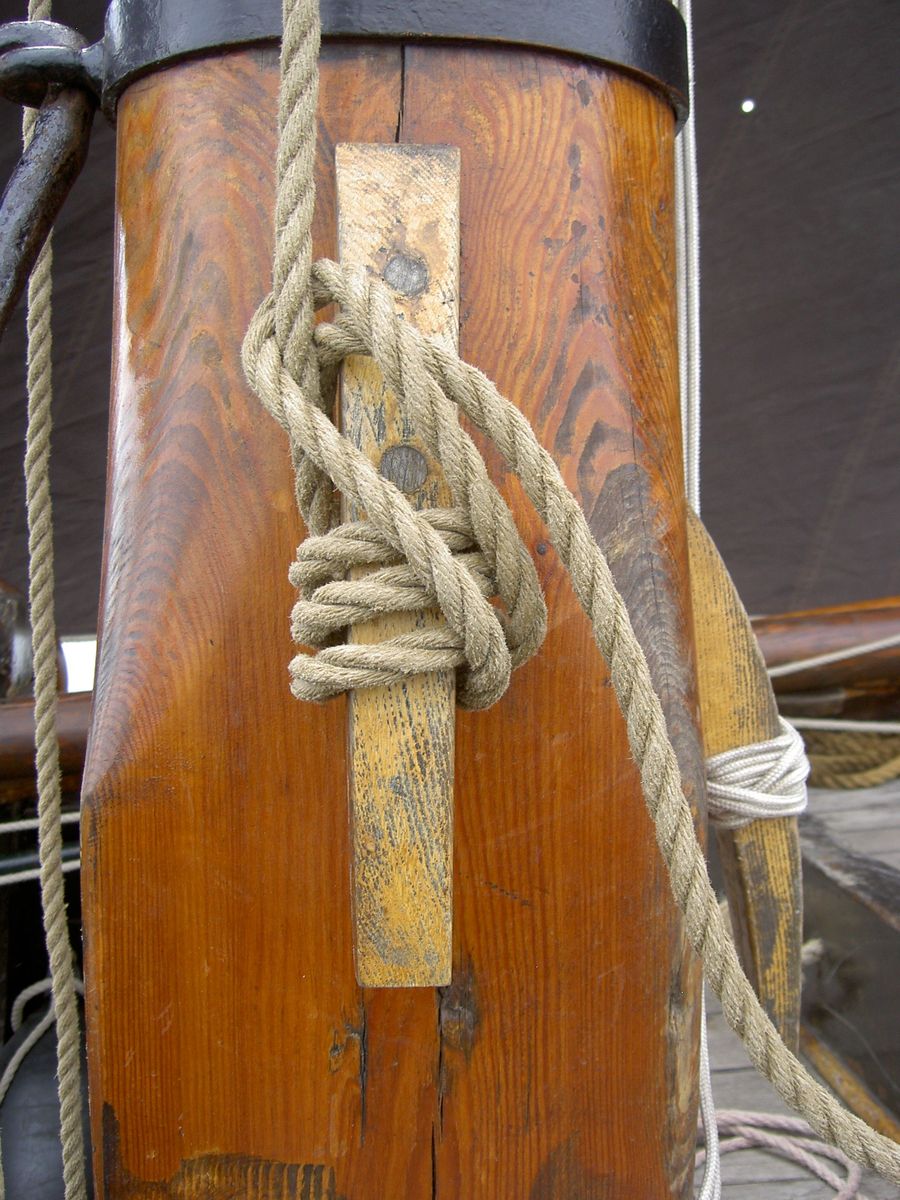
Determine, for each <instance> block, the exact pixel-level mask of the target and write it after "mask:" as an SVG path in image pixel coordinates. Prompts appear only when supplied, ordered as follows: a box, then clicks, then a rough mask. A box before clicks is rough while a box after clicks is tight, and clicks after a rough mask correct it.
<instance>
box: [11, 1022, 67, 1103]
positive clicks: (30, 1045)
mask: <svg viewBox="0 0 900 1200" xmlns="http://www.w3.org/2000/svg"><path fill="white" fill-rule="evenodd" d="M55 1020H56V1014H55V1013H54V1011H53V1007H52V1005H51V1007H50V1008H48V1009H47V1011H46V1012H45V1013H44V1015H43V1016H42V1017H41V1019H40V1021H38V1023H37V1025H35V1027H34V1029H32V1030H31V1032H30V1033H29V1034H28V1036H27V1037H26V1038H24V1039H23V1040H22V1042H21V1044H20V1045H19V1046H17V1047H16V1052H15V1054H13V1056H12V1058H10V1060H9V1062H8V1063H7V1064H6V1069H5V1070H4V1072H3V1074H2V1075H0V1104H2V1103H3V1100H4V1097H5V1096H6V1093H7V1092H8V1091H9V1089H10V1085H11V1084H12V1081H13V1080H14V1079H15V1077H16V1071H18V1069H19V1067H20V1066H21V1065H22V1063H23V1062H24V1061H25V1059H26V1057H27V1056H28V1053H29V1051H31V1050H33V1049H34V1047H35V1046H36V1045H37V1044H38V1042H39V1041H40V1040H41V1038H42V1037H43V1036H44V1034H45V1033H46V1032H47V1030H48V1029H50V1028H51V1026H52V1025H53V1022H54V1021H55Z"/></svg>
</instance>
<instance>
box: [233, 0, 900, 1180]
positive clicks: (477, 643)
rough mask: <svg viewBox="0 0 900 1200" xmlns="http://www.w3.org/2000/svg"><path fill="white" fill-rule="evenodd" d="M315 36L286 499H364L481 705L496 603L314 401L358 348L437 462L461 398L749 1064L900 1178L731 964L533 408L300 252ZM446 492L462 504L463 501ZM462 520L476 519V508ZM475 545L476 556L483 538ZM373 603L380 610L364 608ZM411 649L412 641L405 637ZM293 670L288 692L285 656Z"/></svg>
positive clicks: (291, 109)
mask: <svg viewBox="0 0 900 1200" xmlns="http://www.w3.org/2000/svg"><path fill="white" fill-rule="evenodd" d="M320 37H321V27H320V21H319V10H318V3H317V0H285V6H284V33H283V39H282V51H281V72H282V74H281V92H280V111H279V148H278V165H277V195H276V229H275V266H274V292H273V293H272V294H271V295H270V296H268V297H267V298H266V299H265V300H264V301H263V303H262V304H261V305H260V307H259V309H258V310H257V312H256V314H255V315H254V317H253V319H252V321H251V323H250V327H249V329H248V332H247V336H246V338H245V341H244V347H243V361H244V369H245V373H246V375H247V379H248V381H249V383H250V385H251V386H252V387H253V389H254V391H255V392H256V393H257V395H258V396H259V398H260V400H261V401H262V403H263V404H264V405H265V407H266V408H267V409H268V410H269V412H270V413H271V414H272V415H273V417H275V419H276V420H278V421H279V422H280V423H281V424H282V426H283V427H284V428H285V429H286V430H287V432H288V435H289V438H290V445H291V455H292V458H293V462H294V467H295V474H296V479H297V497H298V501H299V502H300V509H301V513H302V515H303V516H304V519H305V520H306V523H307V526H308V528H309V529H310V532H311V533H312V534H313V535H314V536H316V535H322V534H324V533H325V532H326V530H327V529H328V527H329V524H330V519H331V515H332V512H333V510H334V490H333V489H334V487H337V488H338V489H339V490H340V491H341V492H343V493H344V496H345V498H346V499H347V500H349V501H350V502H351V503H353V504H356V505H359V506H360V507H361V508H363V509H364V510H365V512H366V514H367V518H368V521H367V523H368V525H369V526H370V529H371V531H372V534H373V538H377V539H378V540H379V541H380V542H382V543H383V544H384V545H385V546H387V547H389V549H390V552H391V554H392V555H393V556H395V557H396V559H397V561H399V562H400V563H403V564H405V565H406V566H408V567H409V569H410V571H411V573H412V577H413V578H414V579H415V580H416V581H417V583H418V584H419V585H420V586H421V587H422V589H423V592H424V593H425V594H427V595H428V596H429V597H431V596H433V597H434V598H435V601H436V603H437V604H438V605H439V606H440V608H441V609H442V611H443V612H444V615H445V617H446V619H447V624H448V627H449V628H450V630H451V633H452V636H454V638H456V639H457V640H458V642H459V643H460V644H459V646H458V649H459V650H460V652H462V653H463V654H464V656H465V666H464V667H462V668H461V671H462V674H463V678H462V688H461V691H462V693H463V695H465V696H466V698H467V700H468V702H469V703H472V702H473V701H474V703H475V704H476V705H477V703H478V702H479V701H484V702H487V700H486V697H487V696H488V695H489V694H490V692H491V688H492V686H493V685H494V684H495V682H496V681H495V679H494V675H493V673H494V670H495V668H496V667H497V665H498V663H499V662H500V661H501V660H503V654H502V652H501V651H500V650H499V648H498V647H497V645H496V641H497V630H498V629H499V631H500V634H501V635H502V636H503V642H504V647H505V649H506V654H507V658H506V662H509V663H510V664H511V659H512V657H513V653H514V650H513V649H511V648H510V647H509V646H507V645H506V637H505V627H506V625H505V623H504V622H503V621H501V620H500V619H499V618H495V620H494V622H493V623H491V621H490V620H488V619H487V618H486V615H485V613H484V609H485V608H489V607H491V606H490V605H489V604H488V602H487V601H486V600H485V598H484V596H483V594H482V589H481V587H480V586H479V584H478V583H477V582H476V580H475V578H474V576H473V575H471V574H470V573H469V572H468V571H467V570H466V568H465V567H464V566H460V564H459V562H458V559H456V558H454V555H453V552H452V551H451V550H450V548H449V547H448V545H447V543H446V542H445V541H444V539H443V538H441V536H440V535H439V534H438V533H437V532H436V530H435V529H434V527H433V526H432V525H431V524H429V522H428V521H427V520H425V519H424V518H423V517H422V516H421V515H420V514H418V513H416V512H414V511H413V510H412V509H411V508H410V506H409V504H408V502H407V501H406V499H405V497H404V496H403V494H402V493H401V492H399V491H398V490H397V489H396V488H395V487H394V486H393V485H392V484H391V483H389V481H387V480H385V479H383V478H382V477H381V476H379V475H378V474H377V472H376V471H375V469H374V468H373V467H372V465H371V464H370V463H369V462H368V460H366V459H365V458H364V456H363V455H362V454H360V452H359V451H358V450H356V449H355V448H354V447H353V446H352V445H351V444H350V443H349V442H347V440H346V439H345V438H343V437H342V436H341V434H340V433H339V432H338V430H337V429H336V428H335V426H334V424H333V423H332V421H331V420H330V419H329V417H328V415H326V414H327V413H328V412H329V411H330V410H331V406H332V402H333V399H334V386H335V381H336V378H337V371H338V368H339V365H340V363H341V362H342V361H343V359H344V358H345V357H347V356H348V355H355V354H362V355H369V356H371V357H372V358H373V359H374V360H375V362H376V363H377V364H378V366H379V367H380V368H381V371H382V373H383V375H384V377H385V380H386V382H387V384H388V386H389V387H390V388H391V389H392V391H394V393H395V394H396V397H397V400H398V402H399V404H400V406H401V408H402V409H403V411H404V414H405V416H406V418H407V419H408V420H410V421H411V423H412V424H413V425H414V426H415V427H416V428H417V429H418V430H420V431H421V432H422V434H423V436H424V437H425V438H426V440H430V444H431V445H433V446H436V447H437V450H438V452H439V453H440V456H441V459H442V460H443V453H442V451H443V447H442V445H441V441H440V435H441V432H442V431H444V430H446V428H447V425H448V422H449V420H450V414H451V413H453V414H454V416H455V410H456V409H459V410H460V411H461V412H462V413H464V414H465V415H466V417H467V418H468V419H469V420H470V421H471V422H472V423H473V424H474V425H475V426H476V427H477V428H478V429H479V430H480V431H481V432H482V433H483V434H485V436H487V437H488V438H490V440H491V441H492V442H493V443H494V445H495V446H496V447H497V449H498V451H499V453H500V454H501V455H502V457H503V458H504V459H505V461H506V463H507V464H508V466H509V468H510V469H511V470H512V471H513V472H514V473H515V474H516V475H517V476H518V478H519V480H520V481H521V483H522V486H523V488H524V489H525V492H526V494H527V495H528V497H529V499H530V500H531V502H532V504H533V505H534V507H535V509H536V510H537V512H538V513H539V514H540V516H541V518H542V520H543V521H544V523H545V524H546V526H547V529H548V532H549V535H550V538H551V540H552V542H553V544H554V546H555V548H556V550H557V553H558V554H559V556H560V559H561V560H562V562H563V563H564V564H565V566H566V568H567V570H568V571H569V575H570V577H571V580H572V584H573V587H574V589H575V593H576V595H577V596H578V599H579V602H580V603H581V605H582V608H583V609H584V611H585V613H586V614H587V616H588V618H589V620H590V622H591V626H592V630H593V633H594V638H595V640H596V642H597V645H598V647H599V649H600V651H601V653H602V654H603V656H604V658H605V659H606V661H607V663H608V664H609V671H610V677H611V681H612V684H613V687H614V689H615V693H616V696H617V698H618V702H619V705H620V708H621V710H622V714H623V717H624V719H625V723H626V728H627V733H628V740H629V745H630V747H631V751H632V754H633V756H634V759H635V761H636V763H637V766H638V769H639V771H640V775H641V782H642V788H643V793H644V799H645V802H646V805H647V808H648V811H649V813H650V815H651V817H652V819H653V822H654V825H655V829H656V837H657V841H658V844H659V847H660V851H661V853H662V855H663V858H664V860H665V862H666V865H667V867H668V870H669V876H670V881H671V885H672V891H673V894H674V896H675V899H676V902H677V904H678V906H679V908H680V909H681V911H682V913H683V915H684V919H685V930H686V932H687V935H688V938H689V939H690V942H691V944H692V945H693V947H694V949H695V950H696V951H697V953H698V954H699V955H700V957H701V959H702V961H703V966H704V971H705V973H706V977H707V978H708V980H709V981H710V983H711V984H712V986H713V988H714V990H715V992H716V994H717V995H718V996H719V997H720V999H721V1002H722V1007H723V1011H724V1013H725V1015H726V1019H727V1020H728V1023H729V1024H730V1025H731V1027H732V1028H733V1029H734V1030H735V1032H736V1033H737V1034H738V1036H739V1037H740V1038H741V1039H742V1041H743V1042H744V1044H745V1046H746V1048H747V1051H748V1054H749V1056H750V1059H751V1061H752V1062H753V1063H754V1065H755V1066H756V1067H757V1068H758V1069H759V1070H760V1071H761V1072H762V1074H763V1075H765V1076H766V1077H767V1078H768V1079H769V1080H770V1081H771V1082H772V1083H773V1085H774V1086H775V1088H776V1090H777V1091H778V1092H779V1094H780V1095H781V1096H782V1097H783V1098H784V1100H785V1102H786V1103H787V1104H788V1105H789V1106H790V1107H792V1108H793V1109H794V1110H795V1111H797V1112H799V1113H801V1114H802V1115H803V1116H805V1117H806V1119H807V1120H808V1121H809V1123H810V1125H811V1126H812V1127H813V1128H814V1129H815V1130H816V1132H817V1133H819V1134H820V1136H822V1137H823V1138H825V1140H827V1141H829V1142H830V1143H832V1144H834V1145H837V1146H839V1147H840V1148H841V1149H842V1150H843V1151H844V1152H845V1153H846V1154H847V1155H848V1157H850V1158H851V1159H853V1160H854V1161H856V1162H859V1163H861V1164H862V1165H864V1166H867V1167H871V1168H873V1169H875V1170H876V1171H879V1172H880V1173H882V1174H883V1175H885V1176H886V1177H887V1178H889V1179H893V1180H895V1181H898V1182H900V1148H898V1147H897V1146H896V1145H895V1144H894V1143H893V1142H891V1141H890V1140H889V1139H887V1138H885V1137H883V1136H881V1135H880V1134H878V1133H876V1132H875V1131H874V1130H872V1129H871V1128H870V1127H869V1126H868V1125H866V1124H865V1122H863V1121H861V1120H859V1118H857V1117H854V1116H853V1115H851V1114H850V1113H848V1112H847V1111H846V1110H845V1109H844V1108H842V1107H841V1105H840V1104H839V1103H838V1102H837V1101H836V1100H835V1098H834V1097H833V1096H832V1095H831V1094H830V1093H829V1092H828V1091H827V1090H826V1089H825V1088H823V1087H821V1086H820V1085H819V1084H818V1083H816V1081H815V1080H814V1079H813V1078H812V1076H811V1075H810V1074H809V1072H808V1071H806V1069H805V1068H804V1067H803V1066H802V1064H801V1063H800V1062H799V1061H798V1060H797V1059H796V1058H795V1057H794V1055H793V1054H791V1052H790V1051H789V1050H788V1049H787V1047H786V1046H785V1044H784V1043H783V1042H782V1040H781V1038H780V1037H779V1035H778V1033H777V1031H776V1030H775V1027H774V1026H773V1025H772V1023H771V1021H770V1020H769V1018H768V1017H767V1016H766V1014H765V1012H764V1011H763V1009H762V1007H761V1006H760V1004H759V1001H758V1000H757V998H756V995H755V994H754V991H753V988H752V986H751V985H750V983H749V981H748V980H747V978H746V976H745V975H744V973H743V971H742V969H741V966H740V963H739V961H738V957H737V952H736V950H735V946H734V942H733V940H732V938H731V935H730V934H729V933H728V931H727V930H726V928H725V925H724V922H723V920H722V916H721V914H720V912H719V906H718V902H717V899H716V896H715V893H714V891H713V888H712V886H711V884H710V881H709V877H708V875H707V871H706V863H705V860H704V855H703V850H702V848H701V846H700V844H699V842H698V841H697V839H696V836H695V834H694V825H693V818H692V814H691V810H690V807H689V805H688V803H687V801H686V799H685V797H684V795H683V793H682V790H681V783H680V778H679V771H678V765H677V762H676V759H675V753H674V751H673V749H672V745H671V743H670V741H669V739H668V735H667V732H666V727H665V720H664V717H663V713H662V708H661V705H660V702H659V699H658V698H657V696H656V694H655V692H654V690H653V686H652V684H651V681H650V672H649V670H648V667H647V662H646V659H645V658H644V654H643V651H642V650H641V647H640V645H639V643H638V641H637V638H636V637H635V634H634V630H633V629H632V627H631V622H630V619H629V617H628V612H627V610H626V607H625V603H624V600H623V599H622V597H621V595H620V594H619V593H618V591H617V590H616V587H615V584H614V582H613V579H612V575H611V572H610V569H609V565H608V563H607V562H606V559H605V558H604V556H603V553H602V552H601V550H600V548H599V546H598V545H597V544H596V542H595V541H594V539H593V537H592V536H591V533H590V530H589V528H588V526H587V522H586V520H585V518H584V515H583V513H582V512H581V509H580V507H579V505H578V502H577V501H576V500H575V498H574V496H572V494H571V493H570V492H569V491H568V489H567V488H566V486H565V483H564V482H563V480H562V477H561V476H560V474H559V471H558V470H557V468H556V465H555V463H554V462H553V459H552V458H551V457H550V455H549V454H548V453H547V451H546V450H544V448H543V447H542V446H541V445H540V444H539V443H538V441H537V439H536V437H535V435H534V432H533V430H532V429H531V426H530V425H529V423H528V421H527V420H526V419H525V418H524V417H523V416H522V414H521V413H520V412H519V411H518V409H516V408H515V406H514V405H512V404H511V403H510V402H509V401H508V400H506V399H504V398H503V397H502V396H501V395H500V393H499V392H498V391H497V389H496V388H495V387H494V385H493V384H492V383H491V382H490V380H489V379H487V378H486V377H485V376H484V375H483V374H482V373H481V372H480V371H478V370H477V369H476V368H475V367H472V366H470V365H468V364H467V363H464V362H462V361H461V360H460V359H459V358H458V356H457V355H456V354H455V353H454V352H453V351H452V350H451V349H449V348H448V347H447V346H445V345H442V344H440V343H439V342H437V341H436V340H434V339H429V338H426V337H423V336H422V335H421V334H419V333H417V332H416V331H415V330H414V329H412V328H410V327H409V325H408V324H406V323H405V322H403V321H402V320H401V319H400V318H399V317H398V316H397V315H396V314H395V311H394V307H393V301H392V299H391V295H390V292H389V291H388V290H387V289H386V288H385V287H384V285H382V284H380V283H378V282H377V281H375V280H372V279H369V278H367V277H366V275H365V273H364V272H363V271H361V270H359V269H355V268H353V267H340V266H338V265H337V264H335V263H333V262H329V261H327V260H322V261H319V262H317V263H313V262H312V238H311V219H312V212H313V205H314V200H315V184H314V175H313V169H314V150H315V138H316V104H317V97H318V53H319V43H320ZM329 303H334V304H336V305H337V306H338V309H339V315H338V317H337V319H336V320H335V321H334V322H333V323H322V324H319V325H318V326H316V327H315V329H313V318H314V312H315V310H316V309H317V308H319V307H321V306H323V305H325V304H329ZM431 439H433V440H431ZM445 465H446V464H445ZM455 499H456V503H457V505H459V506H460V507H464V498H462V497H460V496H456V497H455ZM470 524H471V526H472V527H473V528H474V526H475V520H474V517H473V518H472V520H471V521H470ZM480 549H481V552H482V553H484V554H485V555H486V556H487V555H488V548H486V547H484V546H481V547H480ZM378 603H380V600H379V601H378ZM374 611H383V610H381V609H380V608H377V607H376V608H375V610H374ZM357 649H358V648H357ZM425 650H427V648H425ZM410 651H411V653H413V654H415V653H418V652H419V651H418V648H417V647H410ZM424 652H425V651H424V650H423V653H424ZM303 657H308V656H303ZM295 663H296V659H295ZM425 669H431V668H430V667H428V668H425ZM293 674H294V682H295V690H296V687H297V679H298V673H297V669H296V667H294V669H293Z"/></svg>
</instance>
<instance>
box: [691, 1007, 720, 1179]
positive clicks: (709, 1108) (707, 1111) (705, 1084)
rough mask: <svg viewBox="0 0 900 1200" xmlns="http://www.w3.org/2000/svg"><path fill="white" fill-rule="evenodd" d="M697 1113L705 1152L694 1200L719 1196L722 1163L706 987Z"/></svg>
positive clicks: (702, 1008) (702, 1011)
mask: <svg viewBox="0 0 900 1200" xmlns="http://www.w3.org/2000/svg"><path fill="white" fill-rule="evenodd" d="M698 1084H699V1088H700V1117H701V1119H702V1121H703V1137H704V1142H705V1144H706V1156H705V1158H704V1160H703V1181H702V1183H701V1184H700V1191H699V1192H698V1193H697V1200H721V1195H722V1167H721V1162H720V1161H719V1126H718V1118H717V1116H716V1102H715V1100H714V1099H713V1091H712V1075H711V1073H710V1064H709V1034H708V1031H707V1022H706V990H705V989H704V990H703V991H702V992H701V993H700V1078H699V1080H698Z"/></svg>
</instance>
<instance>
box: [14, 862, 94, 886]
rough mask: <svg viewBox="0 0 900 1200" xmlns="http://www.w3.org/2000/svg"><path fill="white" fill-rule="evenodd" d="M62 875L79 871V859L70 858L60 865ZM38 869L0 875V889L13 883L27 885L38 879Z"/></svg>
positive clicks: (39, 873) (33, 868) (39, 872)
mask: <svg viewBox="0 0 900 1200" xmlns="http://www.w3.org/2000/svg"><path fill="white" fill-rule="evenodd" d="M62 869H63V873H64V874H65V873H67V872H69V871H80V870H81V859H80V858H72V859H70V860H69V861H68V862H64V863H63V864H62ZM40 877H41V869H40V867H31V868H29V869H28V870H27V871H13V872H12V874H10V875H3V874H0V887H12V885H13V884H14V883H28V881H29V880H30V879H40Z"/></svg>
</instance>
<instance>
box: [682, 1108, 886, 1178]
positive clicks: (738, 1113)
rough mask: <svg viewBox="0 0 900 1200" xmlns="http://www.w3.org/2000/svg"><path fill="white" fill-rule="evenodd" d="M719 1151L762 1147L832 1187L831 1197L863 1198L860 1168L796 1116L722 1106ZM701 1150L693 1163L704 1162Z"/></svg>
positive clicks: (725, 1152)
mask: <svg viewBox="0 0 900 1200" xmlns="http://www.w3.org/2000/svg"><path fill="white" fill-rule="evenodd" d="M718 1132H719V1136H720V1138H721V1139H722V1141H721V1143H720V1150H721V1153H722V1154H729V1153H731V1152H733V1151H735V1150H754V1149H756V1150H766V1151H768V1152H770V1153H772V1154H777V1155H779V1156H780V1157H781V1158H785V1159H787V1160H788V1161H789V1162H795V1163H797V1165H798V1166H800V1167H803V1168H804V1170H806V1171H808V1172H809V1173H810V1174H811V1175H815V1176H817V1177H818V1178H819V1179H821V1180H822V1181H823V1183H826V1184H827V1185H828V1186H829V1187H831V1188H833V1189H834V1192H833V1200H866V1197H865V1196H863V1193H862V1192H861V1191H860V1190H859V1188H860V1184H861V1183H862V1171H861V1170H860V1168H859V1167H858V1166H857V1165H856V1163H854V1162H851V1161H850V1159H849V1158H847V1156H846V1155H845V1154H843V1153H842V1152H841V1151H840V1150H837V1149H836V1148H835V1147H833V1146H829V1145H828V1144H827V1143H826V1142H823V1141H821V1140H820V1139H819V1138H817V1137H816V1135H815V1133H814V1132H813V1130H812V1129H810V1127H809V1125H808V1124H807V1123H806V1122H805V1121H803V1120H800V1119H799V1118H797V1117H784V1116H781V1115H780V1114H778V1113H763V1112H748V1111H745V1110H743V1109H723V1110H722V1111H721V1112H720V1113H719V1130H718ZM704 1153H705V1152H704V1151H703V1150H700V1151H698V1153H697V1159H696V1161H697V1164H698V1165H699V1164H700V1163H702V1162H703V1161H704ZM823 1158H825V1159H830V1160H831V1161H832V1162H833V1163H836V1164H837V1165H838V1167H839V1168H840V1169H841V1170H843V1171H844V1172H845V1176H844V1178H843V1179H841V1178H840V1176H838V1175H836V1174H835V1173H834V1171H832V1170H831V1168H830V1167H829V1166H828V1165H827V1164H826V1163H824V1162H822V1161H821V1160H822V1159H823Z"/></svg>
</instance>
